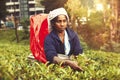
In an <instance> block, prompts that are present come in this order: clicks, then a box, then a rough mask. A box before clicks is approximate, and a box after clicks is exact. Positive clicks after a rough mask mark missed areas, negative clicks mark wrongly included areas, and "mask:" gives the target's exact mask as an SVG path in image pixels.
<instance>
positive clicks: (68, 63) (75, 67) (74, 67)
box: [65, 60, 83, 71]
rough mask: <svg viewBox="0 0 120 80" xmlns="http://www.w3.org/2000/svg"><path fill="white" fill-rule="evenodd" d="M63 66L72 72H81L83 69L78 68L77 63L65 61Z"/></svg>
mask: <svg viewBox="0 0 120 80" xmlns="http://www.w3.org/2000/svg"><path fill="white" fill-rule="evenodd" d="M65 64H66V65H69V66H70V67H71V68H72V69H74V70H77V71H83V69H82V68H81V67H80V66H78V63H77V62H76V61H71V60H66V61H65Z"/></svg>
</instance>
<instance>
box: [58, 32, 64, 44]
mask: <svg viewBox="0 0 120 80" xmlns="http://www.w3.org/2000/svg"><path fill="white" fill-rule="evenodd" d="M58 36H59V38H60V40H61V41H62V43H64V36H65V31H62V32H58Z"/></svg>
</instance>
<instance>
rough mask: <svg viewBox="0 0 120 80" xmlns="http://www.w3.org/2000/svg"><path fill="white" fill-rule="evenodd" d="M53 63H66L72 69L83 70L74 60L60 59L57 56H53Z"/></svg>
mask: <svg viewBox="0 0 120 80" xmlns="http://www.w3.org/2000/svg"><path fill="white" fill-rule="evenodd" d="M53 63H56V64H62V65H68V66H70V67H71V68H72V69H74V70H78V71H83V69H82V68H81V67H80V66H78V63H77V62H76V61H71V60H69V59H61V58H59V57H57V56H54V57H53Z"/></svg>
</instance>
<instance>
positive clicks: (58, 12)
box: [48, 8, 69, 30]
mask: <svg viewBox="0 0 120 80" xmlns="http://www.w3.org/2000/svg"><path fill="white" fill-rule="evenodd" d="M61 14H63V15H65V16H66V17H67V19H68V21H69V17H68V14H67V12H66V10H65V9H64V8H57V9H54V10H52V11H50V12H49V14H48V24H49V30H51V29H52V27H51V24H50V21H51V20H52V19H54V18H55V17H57V16H59V15H61Z"/></svg>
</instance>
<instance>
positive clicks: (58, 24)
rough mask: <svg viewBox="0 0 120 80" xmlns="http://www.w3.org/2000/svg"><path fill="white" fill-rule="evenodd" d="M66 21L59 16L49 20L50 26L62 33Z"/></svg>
mask: <svg viewBox="0 0 120 80" xmlns="http://www.w3.org/2000/svg"><path fill="white" fill-rule="evenodd" d="M67 25H68V19H67V17H66V16H65V15H63V14H61V15H58V16H57V17H55V18H54V19H52V20H51V26H52V28H53V29H55V30H57V31H58V32H62V31H64V30H65V29H66V28H67Z"/></svg>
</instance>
